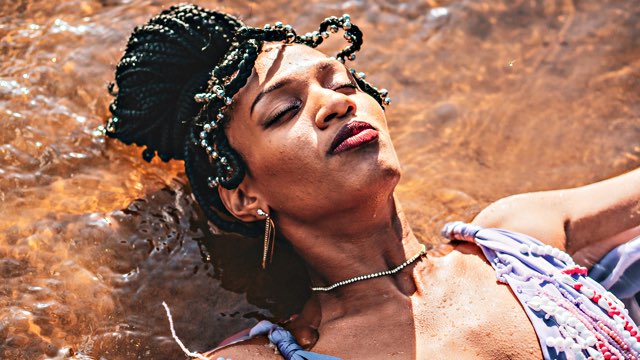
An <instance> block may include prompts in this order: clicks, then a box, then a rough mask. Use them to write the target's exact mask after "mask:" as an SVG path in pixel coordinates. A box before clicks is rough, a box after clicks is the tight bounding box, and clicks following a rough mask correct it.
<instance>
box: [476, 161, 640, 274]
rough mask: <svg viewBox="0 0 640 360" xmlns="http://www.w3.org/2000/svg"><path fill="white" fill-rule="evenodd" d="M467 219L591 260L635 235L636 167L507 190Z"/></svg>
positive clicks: (639, 208) (639, 191)
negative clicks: (579, 181) (552, 185)
mask: <svg viewBox="0 0 640 360" xmlns="http://www.w3.org/2000/svg"><path fill="white" fill-rule="evenodd" d="M473 222H474V223H475V224H478V225H481V226H484V227H501V228H505V229H509V230H513V231H518V232H522V233H525V234H528V235H531V236H533V237H536V238H538V239H540V240H541V241H544V242H546V243H548V244H550V245H553V246H556V247H558V248H560V249H564V250H566V251H567V252H568V253H570V254H572V255H574V257H577V259H576V260H578V261H579V262H581V263H583V264H585V265H591V264H592V263H593V262H594V261H597V260H599V259H600V258H601V257H602V256H604V255H605V254H606V253H607V252H608V251H609V250H611V249H612V248H613V247H615V246H617V245H619V244H621V243H623V242H625V241H628V240H629V239H631V238H632V237H634V236H638V235H640V169H636V170H633V171H630V172H628V173H626V174H623V175H620V176H617V177H614V178H611V179H608V180H604V181H600V182H597V183H594V184H589V185H585V186H582V187H578V188H574V189H566V190H554V191H543V192H535V193H527V194H520V195H514V196H510V197H507V198H504V199H501V200H498V201H496V202H495V203H493V204H491V205H489V206H488V207H487V208H486V209H484V210H483V211H481V212H480V213H479V214H478V215H477V216H476V218H475V219H474V221H473Z"/></svg>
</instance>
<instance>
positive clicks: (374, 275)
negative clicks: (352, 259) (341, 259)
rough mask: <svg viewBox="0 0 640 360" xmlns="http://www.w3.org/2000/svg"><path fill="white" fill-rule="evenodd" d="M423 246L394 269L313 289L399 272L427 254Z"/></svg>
mask: <svg viewBox="0 0 640 360" xmlns="http://www.w3.org/2000/svg"><path fill="white" fill-rule="evenodd" d="M421 245H422V248H421V250H420V252H418V253H417V254H415V255H413V256H412V257H411V258H409V259H407V261H405V262H403V263H402V264H400V265H398V266H396V267H395V268H393V269H389V270H385V271H379V272H375V273H372V274H365V275H360V276H354V277H352V278H350V279H346V280H342V281H338V282H337V283H335V284H333V285H329V286H324V287H322V286H318V287H312V288H311V290H313V291H331V290H333V289H335V288H337V287H340V286H343V285H347V284H351V283H354V282H358V281H362V280H369V279H374V278H377V277H381V276H386V275H393V274H395V273H397V272H399V271H400V270H402V269H404V268H405V267H407V266H409V265H411V264H412V263H414V262H415V261H416V260H418V259H419V258H421V257H423V256H425V255H427V247H426V246H424V244H421Z"/></svg>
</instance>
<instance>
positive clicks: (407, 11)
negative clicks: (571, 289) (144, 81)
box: [0, 0, 640, 359]
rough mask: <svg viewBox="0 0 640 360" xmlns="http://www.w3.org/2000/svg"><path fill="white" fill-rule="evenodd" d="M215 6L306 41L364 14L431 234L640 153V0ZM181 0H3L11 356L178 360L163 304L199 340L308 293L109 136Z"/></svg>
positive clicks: (0, 183) (0, 131)
mask: <svg viewBox="0 0 640 360" xmlns="http://www.w3.org/2000/svg"><path fill="white" fill-rule="evenodd" d="M198 3H199V4H201V5H203V6H207V7H211V8H218V9H222V10H227V11H231V12H233V13H235V14H238V15H240V16H241V17H242V18H244V19H245V21H246V22H248V23H249V24H252V25H261V24H264V23H266V22H273V21H275V20H283V21H288V22H290V23H292V24H293V25H294V26H296V28H298V29H299V31H302V32H306V31H307V30H304V29H309V30H312V28H314V27H315V26H316V24H317V23H318V22H319V21H320V20H321V19H322V18H324V17H325V16H328V15H340V14H342V13H344V12H348V13H350V14H351V15H352V17H353V18H354V21H355V22H356V23H357V24H359V25H360V26H361V27H362V28H363V30H364V32H365V44H366V45H365V47H364V51H363V52H362V53H361V54H360V56H359V60H358V61H357V68H358V70H362V71H365V72H367V74H368V79H371V81H372V82H373V83H374V84H376V85H379V86H384V87H387V88H389V89H390V90H391V92H392V96H393V100H394V106H392V107H391V108H390V109H389V110H388V117H389V121H390V127H391V129H392V133H393V136H394V138H395V144H396V148H397V150H398V153H399V155H400V158H401V160H402V161H403V164H404V178H403V181H402V183H401V185H400V186H399V189H398V193H399V196H400V198H401V199H402V201H403V204H404V208H405V210H406V211H407V212H408V214H409V216H410V218H411V220H412V223H413V226H414V228H415V230H417V232H418V234H419V235H420V236H421V237H422V238H423V239H424V240H425V241H428V242H438V241H440V240H439V238H438V236H437V233H438V229H439V228H440V226H441V225H442V224H443V223H444V222H445V221H447V220H450V219H469V218H470V217H472V216H473V214H474V213H475V212H477V211H478V210H479V209H481V208H482V207H483V206H485V205H486V204H488V203H489V202H491V201H493V200H495V199H497V198H500V197H502V196H505V195H508V194H511V193H516V192H523V191H532V190H542V189H549V188H557V187H566V186H575V185H579V184H583V183H586V182H590V181H595V180H598V179H602V178H605V177H609V176H612V175H615V174H618V173H621V172H623V171H625V170H628V169H631V168H634V167H637V166H638V165H639V164H640V121H639V120H638V118H639V116H640V105H638V104H640V91H639V90H640V3H638V2H637V1H635V0H628V1H609V2H608V4H606V2H604V1H590V2H586V1H560V0H556V1H553V0H550V1H529V0H527V1H519V0H517V1H511V0H508V1H507V0H494V1H485V2H483V1H471V0H458V1H454V0H449V1H438V0H427V1H417V0H414V1H410V2H399V1H383V0H371V1H364V0H353V1H347V2H335V3H331V2H327V1H291V0H289V1H269V2H260V3H258V2H253V1H244V0H243V1H234V2H225V1H222V0H221V1H219V2H216V1H209V2H207V1H199V2H198ZM168 4H170V2H169V1H166V0H162V1H128V0H99V1H98V0H95V1H92V0H86V1H83V0H72V1H64V2H62V1H61V2H59V4H56V3H55V2H51V1H45V0H34V1H27V0H19V1H3V2H1V3H0V18H1V20H0V39H1V40H0V54H1V56H2V58H1V59H2V65H0V201H2V207H1V209H0V279H1V280H0V358H6V359H38V358H47V357H50V358H55V357H58V358H64V357H65V356H70V355H71V354H76V357H77V358H87V357H88V356H90V357H94V358H101V357H102V358H107V359H131V358H154V359H163V358H167V359H170V358H180V357H181V356H182V355H180V350H179V349H178V347H177V346H176V345H175V344H174V343H173V342H172V340H171V339H170V334H169V331H168V324H167V321H166V319H165V318H164V315H163V311H162V307H161V302H162V301H163V300H164V301H166V302H167V303H168V304H169V305H170V306H171V308H172V311H173V314H174V317H175V319H176V327H177V332H178V334H180V336H181V337H182V338H183V339H184V340H185V343H186V344H187V346H188V347H189V348H190V349H194V350H200V351H202V350H206V349H208V348H211V347H212V346H214V345H215V344H216V343H217V342H218V341H219V340H221V339H222V338H223V337H225V336H226V335H228V334H230V333H232V332H234V331H236V330H239V329H240V328H243V327H246V326H249V325H251V324H253V323H254V322H255V320H256V319H262V318H286V317H287V315H288V314H289V313H291V312H292V311H295V310H296V309H297V307H299V305H300V304H301V302H302V300H303V299H304V297H305V296H307V290H305V287H304V280H305V279H304V277H302V278H295V277H296V276H302V275H300V274H301V272H300V271H283V270H282V269H290V268H291V267H298V266H299V264H298V265H294V264H291V263H290V262H292V261H294V259H295V258H293V257H291V256H286V255H285V253H286V251H285V249H279V250H276V254H277V256H276V259H280V260H277V263H276V264H275V266H274V268H275V269H274V270H273V271H272V273H267V274H265V273H262V272H260V271H258V264H259V251H260V250H259V244H258V243H257V242H256V241H253V240H248V239H241V238H237V237H229V236H225V235H219V234H216V233H215V232H214V231H213V230H212V229H209V227H208V226H207V224H206V222H205V221H204V218H203V216H202V214H201V213H199V211H198V210H197V208H196V207H195V206H194V201H193V199H192V197H191V196H190V192H189V187H188V185H187V184H186V181H185V177H184V174H183V173H182V164H181V163H169V164H165V163H162V162H159V160H157V159H156V160H155V161H154V162H153V163H152V164H151V166H149V165H148V164H146V163H145V162H144V161H143V160H142V159H141V158H140V156H139V152H140V150H139V149H134V148H129V147H125V146H123V145H121V144H118V143H116V142H113V141H105V139H104V138H103V137H101V136H100V135H99V133H97V132H96V131H95V129H96V127H97V126H98V125H100V124H101V123H103V121H104V119H105V118H106V117H107V111H106V109H107V105H108V103H109V101H110V98H109V96H108V95H107V92H106V84H107V83H108V81H110V80H111V79H112V76H113V68H114V64H115V63H116V62H117V60H118V59H119V56H120V54H121V50H122V48H123V46H124V44H125V42H126V40H127V37H128V34H129V32H130V31H131V30H132V28H133V27H134V26H135V25H137V24H140V23H143V22H145V21H146V20H147V19H148V18H149V17H150V16H151V15H152V14H155V13H157V12H159V11H160V9H161V8H163V7H166V6H167V5H168ZM292 14H299V15H297V16H294V15H292ZM331 52H333V51H331ZM292 284H295V285H292Z"/></svg>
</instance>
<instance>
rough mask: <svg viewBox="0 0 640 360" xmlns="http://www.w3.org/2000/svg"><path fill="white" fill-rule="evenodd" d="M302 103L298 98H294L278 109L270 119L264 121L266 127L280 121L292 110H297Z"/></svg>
mask: <svg viewBox="0 0 640 360" xmlns="http://www.w3.org/2000/svg"><path fill="white" fill-rule="evenodd" d="M301 105H302V102H301V101H300V100H298V99H295V100H292V101H291V102H290V103H289V104H287V105H286V106H285V107H284V108H282V109H280V110H278V112H277V113H276V114H275V115H274V116H272V117H271V118H269V120H267V121H266V122H265V123H264V125H263V126H264V128H265V129H266V128H268V127H270V126H272V125H274V124H276V123H277V122H278V121H280V120H281V119H282V118H283V117H285V115H287V114H288V113H290V112H295V111H297V110H298V109H300V107H301Z"/></svg>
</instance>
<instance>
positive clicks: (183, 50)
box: [105, 4, 390, 236]
mask: <svg viewBox="0 0 640 360" xmlns="http://www.w3.org/2000/svg"><path fill="white" fill-rule="evenodd" d="M339 28H342V29H343V30H345V33H344V37H345V39H346V40H347V42H348V43H350V44H351V45H350V46H348V47H346V48H344V49H343V50H342V51H340V52H339V53H338V54H337V55H336V58H337V59H338V60H339V61H341V62H343V63H344V62H345V60H354V59H355V52H356V51H358V50H360V47H361V46H362V32H361V31H360V29H359V28H358V27H357V26H356V25H354V24H352V23H351V22H350V18H349V16H348V15H343V16H342V17H340V18H338V17H329V18H326V19H325V20H324V21H323V22H322V23H321V24H320V27H319V28H318V30H317V31H314V32H311V33H307V34H305V35H303V36H299V35H297V34H296V32H295V30H293V28H292V27H291V26H290V25H283V24H282V23H280V22H277V23H275V25H274V26H273V27H272V26H271V25H270V24H267V25H265V26H264V28H253V27H248V26H245V25H244V24H243V23H242V22H241V21H240V20H238V19H236V18H235V17H233V16H231V15H228V14H224V13H221V12H217V11H211V10H207V9H203V8H201V7H199V6H196V5H191V4H182V5H176V6H172V7H170V8H169V9H167V10H164V11H163V12H161V13H160V14H159V15H157V16H155V17H153V18H152V19H151V20H149V22H148V23H147V24H145V25H143V26H139V27H136V28H135V29H134V31H133V33H132V35H131V37H130V38H129V41H128V43H127V46H126V48H125V53H124V55H123V57H122V59H121V60H120V62H119V63H118V65H117V66H116V74H115V84H111V85H110V86H109V91H110V92H111V94H112V95H113V96H115V99H114V100H113V102H112V103H111V105H110V107H109V109H110V111H111V114H112V117H111V118H110V119H109V120H108V121H107V124H106V127H105V130H106V131H105V133H106V134H107V135H108V136H109V137H113V138H117V139H119V140H120V141H122V142H124V143H125V144H132V143H134V144H136V145H139V146H146V149H145V150H144V151H143V153H142V156H143V158H144V159H145V160H146V161H151V159H153V157H154V156H156V154H157V155H158V156H159V157H160V158H161V159H162V160H163V161H169V160H171V159H178V160H184V161H185V170H186V171H185V172H186V175H187V177H188V179H189V182H190V184H191V189H192V192H193V195H194V197H195V199H196V201H197V202H198V203H199V204H200V206H201V208H202V210H203V211H204V213H205V215H206V216H207V218H208V219H209V220H210V221H212V222H213V223H214V224H215V225H216V226H217V227H219V228H220V229H221V230H223V231H227V232H235V233H239V234H242V235H248V236H255V235H257V234H259V233H260V232H261V228H260V226H258V225H256V224H247V223H243V222H240V221H239V220H237V219H235V217H233V216H232V215H231V213H229V212H228V211H227V210H226V208H225V206H224V204H223V203H222V201H221V200H220V197H219V195H218V191H217V189H216V187H217V186H223V187H225V188H227V189H233V188H236V187H237V186H238V185H239V184H240V183H241V182H242V180H243V178H244V176H245V166H246V165H245V162H244V160H243V159H242V157H241V155H240V154H238V153H237V152H236V151H235V150H234V149H233V148H232V147H231V146H230V144H229V141H228V139H227V137H226V135H225V133H224V128H225V125H226V124H228V122H229V111H228V110H229V106H230V105H231V103H232V102H233V100H232V99H233V97H234V95H235V94H237V93H238V91H239V90H240V89H241V88H242V87H243V86H244V85H245V84H246V83H247V80H248V79H249V77H250V76H251V73H252V70H253V66H254V64H255V61H256V59H257V57H258V55H259V54H260V51H261V49H262V45H263V43H264V42H283V43H289V44H290V43H299V44H304V45H307V46H310V47H314V48H315V47H316V46H318V45H320V44H321V43H322V42H323V40H324V39H326V38H327V37H329V33H330V32H331V33H335V32H337V31H338V30H339ZM350 71H351V72H352V73H353V74H354V78H355V80H356V82H357V84H358V86H359V87H360V88H361V89H362V90H363V91H365V92H366V93H368V94H369V95H371V96H372V97H373V98H375V99H376V100H377V101H378V103H379V104H380V105H381V106H383V105H388V104H389V102H390V99H389V98H388V97H387V91H386V90H384V89H381V90H378V89H377V88H376V87H373V86H371V85H370V84H369V83H367V82H366V81H365V80H364V78H365V75H364V73H356V72H355V70H353V69H351V70H350ZM116 87H117V89H116ZM383 108H384V106H383Z"/></svg>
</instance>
